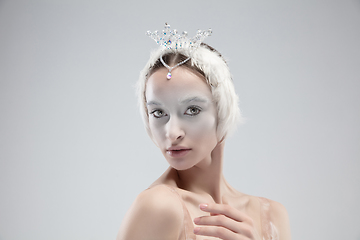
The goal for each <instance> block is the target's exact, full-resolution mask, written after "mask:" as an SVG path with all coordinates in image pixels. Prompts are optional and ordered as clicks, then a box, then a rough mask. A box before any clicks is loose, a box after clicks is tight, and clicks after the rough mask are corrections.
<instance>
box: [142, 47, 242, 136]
mask: <svg viewBox="0 0 360 240" xmlns="http://www.w3.org/2000/svg"><path fill="white" fill-rule="evenodd" d="M161 56H163V60H164V61H165V62H166V63H167V64H168V65H171V64H172V65H174V64H176V63H178V62H181V61H183V60H185V59H186V58H188V57H190V61H187V62H186V63H184V64H182V65H180V67H186V68H189V69H190V70H192V71H195V72H198V73H200V74H201V75H202V76H204V78H205V80H206V83H207V84H208V85H209V86H210V89H211V93H212V96H213V101H214V102H215V104H216V109H217V137H218V140H219V141H220V140H222V139H225V137H226V136H228V135H229V133H230V132H231V131H232V130H234V129H235V127H236V125H237V124H238V123H239V122H242V117H241V113H240V108H239V105H238V102H239V98H238V96H237V95H236V93H235V89H234V85H233V81H232V78H231V74H230V70H229V67H228V65H227V63H226V61H225V60H224V58H223V57H222V56H221V54H220V53H219V52H218V51H216V50H215V49H214V48H212V47H210V46H209V45H207V44H204V43H202V44H201V45H200V46H199V47H198V48H197V49H196V50H195V51H193V52H190V51H189V50H187V49H178V50H176V51H174V50H172V49H166V50H164V49H162V48H159V49H157V50H156V51H154V52H152V53H151V55H150V59H149V61H148V62H147V64H146V65H145V67H144V69H143V70H142V71H141V72H140V77H139V80H138V82H137V95H138V103H139V107H140V113H141V116H142V119H143V122H144V124H145V128H146V131H147V133H148V134H149V136H150V137H151V138H152V133H151V130H150V128H149V114H148V111H147V106H146V95H145V93H146V82H147V79H148V78H149V77H150V76H151V74H152V73H154V72H155V71H156V70H157V69H159V68H162V67H164V66H163V65H162V63H161V62H160V57H161Z"/></svg>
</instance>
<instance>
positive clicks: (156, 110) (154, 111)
mask: <svg viewBox="0 0 360 240" xmlns="http://www.w3.org/2000/svg"><path fill="white" fill-rule="evenodd" d="M156 112H162V113H163V115H162V116H160V117H157V116H155V113H156ZM150 114H151V115H153V117H154V118H161V117H163V116H166V115H167V114H165V113H164V111H163V110H161V109H155V110H153V111H151V112H150Z"/></svg>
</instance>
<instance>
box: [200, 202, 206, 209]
mask: <svg viewBox="0 0 360 240" xmlns="http://www.w3.org/2000/svg"><path fill="white" fill-rule="evenodd" d="M207 207H208V205H207V204H206V203H202V204H200V209H203V210H204V209H206V208H207Z"/></svg>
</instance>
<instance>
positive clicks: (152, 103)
mask: <svg viewBox="0 0 360 240" xmlns="http://www.w3.org/2000/svg"><path fill="white" fill-rule="evenodd" d="M190 102H203V103H207V102H209V100H208V99H207V98H201V97H188V98H185V99H184V98H182V99H179V103H180V104H187V103H190ZM149 105H156V106H162V104H161V103H159V102H157V101H149V102H147V103H146V106H149Z"/></svg>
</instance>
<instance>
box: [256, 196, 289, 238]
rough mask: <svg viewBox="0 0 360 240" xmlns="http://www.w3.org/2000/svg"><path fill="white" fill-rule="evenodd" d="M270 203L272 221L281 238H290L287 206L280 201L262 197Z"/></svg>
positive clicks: (269, 212)
mask: <svg viewBox="0 0 360 240" xmlns="http://www.w3.org/2000/svg"><path fill="white" fill-rule="evenodd" d="M262 199H263V200H264V199H265V201H267V203H268V216H269V220H270V221H271V223H272V224H273V225H274V226H275V227H276V229H277V232H278V235H279V239H280V240H282V239H284V240H290V239H291V235H290V223H289V216H288V212H287V210H286V208H285V207H284V205H282V204H281V203H279V202H276V201H273V200H270V199H266V198H262Z"/></svg>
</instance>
